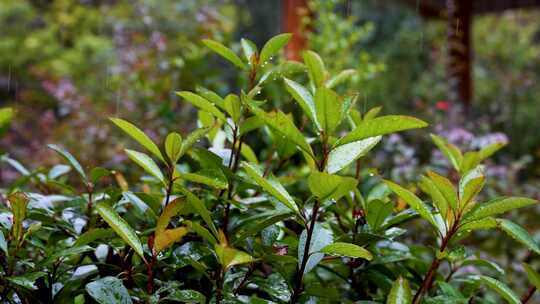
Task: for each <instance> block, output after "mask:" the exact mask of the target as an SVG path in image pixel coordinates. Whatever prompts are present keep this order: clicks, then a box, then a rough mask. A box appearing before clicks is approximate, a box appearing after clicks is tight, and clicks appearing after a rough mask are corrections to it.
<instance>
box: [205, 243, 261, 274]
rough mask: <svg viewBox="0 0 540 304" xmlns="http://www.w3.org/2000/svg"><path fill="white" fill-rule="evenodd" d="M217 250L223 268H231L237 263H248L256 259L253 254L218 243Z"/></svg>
mask: <svg viewBox="0 0 540 304" xmlns="http://www.w3.org/2000/svg"><path fill="white" fill-rule="evenodd" d="M215 250H216V255H217V257H218V261H219V262H220V264H221V265H222V266H223V269H229V268H231V267H233V266H235V265H241V264H247V263H251V262H253V261H254V259H253V257H252V256H251V255H249V254H247V253H245V252H243V251H240V250H238V249H234V248H231V247H228V246H223V245H220V244H217V245H216V246H215Z"/></svg>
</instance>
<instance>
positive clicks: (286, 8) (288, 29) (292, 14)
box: [281, 0, 309, 61]
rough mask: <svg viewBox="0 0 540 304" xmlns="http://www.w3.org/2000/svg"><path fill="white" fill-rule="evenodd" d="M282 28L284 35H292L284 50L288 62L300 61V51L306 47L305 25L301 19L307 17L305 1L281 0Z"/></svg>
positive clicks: (307, 11) (307, 10)
mask: <svg viewBox="0 0 540 304" xmlns="http://www.w3.org/2000/svg"><path fill="white" fill-rule="evenodd" d="M281 5H282V6H281V11H282V19H281V20H282V28H283V32H285V33H292V34H293V36H292V38H291V41H290V42H289V44H288V45H287V47H286V48H285V56H286V58H287V59H289V60H296V61H300V60H301V58H302V56H301V53H302V50H304V49H305V48H306V46H307V37H306V32H305V25H304V24H303V23H302V19H303V18H304V17H306V16H308V15H309V8H308V3H307V0H282V2H281Z"/></svg>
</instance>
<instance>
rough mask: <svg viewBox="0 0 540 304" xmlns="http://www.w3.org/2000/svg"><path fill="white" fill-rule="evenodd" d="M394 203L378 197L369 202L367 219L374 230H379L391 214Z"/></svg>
mask: <svg viewBox="0 0 540 304" xmlns="http://www.w3.org/2000/svg"><path fill="white" fill-rule="evenodd" d="M393 209H394V205H393V204H392V203H390V202H388V203H385V202H383V201H381V200H378V199H373V200H371V201H369V202H368V203H367V208H366V220H367V222H368V224H369V227H370V228H371V229H372V230H373V231H377V230H378V229H379V228H381V226H382V225H383V223H384V221H385V220H386V218H387V217H388V216H390V214H392V210H393Z"/></svg>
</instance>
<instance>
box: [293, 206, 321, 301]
mask: <svg viewBox="0 0 540 304" xmlns="http://www.w3.org/2000/svg"><path fill="white" fill-rule="evenodd" d="M319 207H320V203H319V201H318V200H316V201H315V205H313V212H312V214H311V222H310V224H309V227H306V233H307V237H306V245H305V246H304V255H303V256H302V262H301V263H300V267H299V269H298V273H297V274H296V283H295V287H294V291H293V295H292V296H291V304H295V303H296V302H298V298H299V297H300V294H301V293H302V281H303V279H304V271H305V269H306V264H307V261H308V260H309V247H310V245H311V238H312V237H313V232H314V230H315V223H316V222H317V214H318V212H319Z"/></svg>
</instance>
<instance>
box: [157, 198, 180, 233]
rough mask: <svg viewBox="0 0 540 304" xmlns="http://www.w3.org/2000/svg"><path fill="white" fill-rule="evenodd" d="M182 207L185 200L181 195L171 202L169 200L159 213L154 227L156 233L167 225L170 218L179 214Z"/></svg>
mask: <svg viewBox="0 0 540 304" xmlns="http://www.w3.org/2000/svg"><path fill="white" fill-rule="evenodd" d="M184 207H185V200H184V198H183V197H179V198H176V199H174V200H173V201H172V202H169V203H168V204H167V206H165V208H163V211H161V214H160V215H159V218H158V220H157V223H156V229H155V232H156V234H157V233H160V232H163V231H165V229H167V227H168V226H169V223H170V221H171V219H172V218H173V217H174V216H176V215H177V214H179V213H180V211H181V210H182V208H184Z"/></svg>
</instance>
